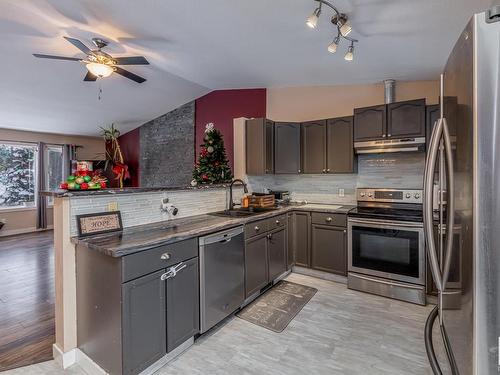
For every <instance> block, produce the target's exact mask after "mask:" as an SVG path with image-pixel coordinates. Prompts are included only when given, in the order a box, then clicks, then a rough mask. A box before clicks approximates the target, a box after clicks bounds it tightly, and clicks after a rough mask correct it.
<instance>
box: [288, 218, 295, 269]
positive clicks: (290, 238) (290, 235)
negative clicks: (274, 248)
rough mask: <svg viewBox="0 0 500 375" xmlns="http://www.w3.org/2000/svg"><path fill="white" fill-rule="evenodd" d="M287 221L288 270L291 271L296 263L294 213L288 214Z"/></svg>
mask: <svg viewBox="0 0 500 375" xmlns="http://www.w3.org/2000/svg"><path fill="white" fill-rule="evenodd" d="M286 219H287V246H286V253H287V255H286V258H287V269H291V268H292V266H293V265H294V262H295V259H294V254H293V246H294V245H293V244H294V238H293V237H294V229H293V221H294V220H293V212H290V213H289V214H287V216H286Z"/></svg>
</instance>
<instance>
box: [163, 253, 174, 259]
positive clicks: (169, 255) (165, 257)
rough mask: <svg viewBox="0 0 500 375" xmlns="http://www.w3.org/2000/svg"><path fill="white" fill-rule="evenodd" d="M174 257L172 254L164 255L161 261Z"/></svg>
mask: <svg viewBox="0 0 500 375" xmlns="http://www.w3.org/2000/svg"><path fill="white" fill-rule="evenodd" d="M171 256H172V255H171V254H170V253H164V254H162V255H161V257H160V259H161V260H169V259H170V257H171Z"/></svg>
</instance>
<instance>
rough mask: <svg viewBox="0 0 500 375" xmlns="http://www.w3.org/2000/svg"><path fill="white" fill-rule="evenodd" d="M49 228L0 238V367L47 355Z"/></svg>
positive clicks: (50, 337) (50, 329)
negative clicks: (43, 230)
mask: <svg viewBox="0 0 500 375" xmlns="http://www.w3.org/2000/svg"><path fill="white" fill-rule="evenodd" d="M53 242H54V240H53V232H52V231H45V232H38V233H30V234H26V235H18V236H12V237H6V238H0V371H5V370H7V369H12V368H15V367H21V366H26V365H30V364H33V363H38V362H44V361H48V360H50V359H52V344H53V343H54V341H55V322H54V250H53Z"/></svg>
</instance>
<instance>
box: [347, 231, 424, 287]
mask: <svg viewBox="0 0 500 375" xmlns="http://www.w3.org/2000/svg"><path fill="white" fill-rule="evenodd" d="M418 257H419V234H418V232H414V231H406V230H398V229H381V228H370V227H360V226H353V227H352V265H353V266H354V267H359V268H365V269H369V270H374V271H380V272H387V273H392V274H396V275H404V276H410V277H416V278H418V277H419V271H420V270H419V260H418Z"/></svg>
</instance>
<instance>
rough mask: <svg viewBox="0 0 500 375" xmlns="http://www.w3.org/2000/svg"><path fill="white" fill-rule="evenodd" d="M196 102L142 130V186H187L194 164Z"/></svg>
mask: <svg viewBox="0 0 500 375" xmlns="http://www.w3.org/2000/svg"><path fill="white" fill-rule="evenodd" d="M194 126H195V102H194V101H192V102H190V103H187V104H184V105H183V106H181V107H179V108H177V109H174V110H173V111H171V112H168V113H166V114H164V115H162V116H160V117H158V118H156V119H154V120H151V121H149V122H147V123H145V124H144V125H142V126H141V127H140V129H139V132H140V135H139V139H140V141H139V145H137V146H138V147H139V148H140V163H139V169H140V172H139V175H140V186H141V187H169V186H170V187H176V186H187V185H189V183H190V182H191V180H192V171H193V163H194V146H193V145H194Z"/></svg>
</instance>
